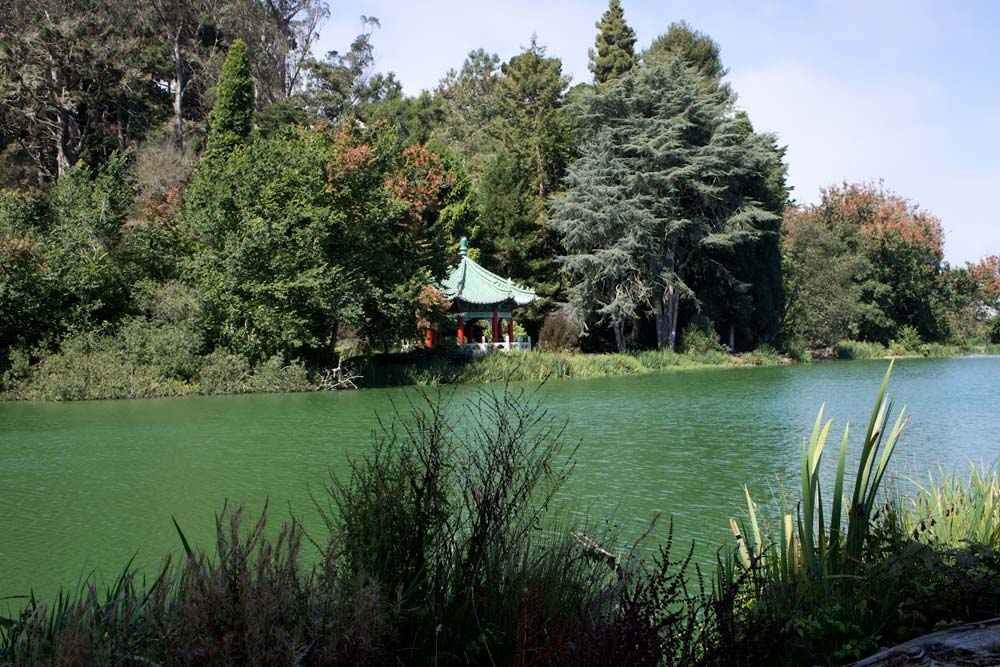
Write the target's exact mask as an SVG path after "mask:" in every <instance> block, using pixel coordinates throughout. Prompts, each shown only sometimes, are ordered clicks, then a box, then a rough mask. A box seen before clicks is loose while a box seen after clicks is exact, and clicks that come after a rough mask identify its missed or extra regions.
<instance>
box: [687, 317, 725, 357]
mask: <svg viewBox="0 0 1000 667" xmlns="http://www.w3.org/2000/svg"><path fill="white" fill-rule="evenodd" d="M680 348H681V352H683V353H684V354H696V355H704V354H708V353H712V352H722V353H727V354H728V352H729V348H728V347H726V346H725V345H723V344H722V343H721V342H720V341H719V334H718V333H717V332H716V331H715V325H713V324H712V320H710V319H708V317H706V316H705V315H704V314H702V313H697V314H695V316H694V317H692V318H691V321H690V322H688V325H687V326H686V327H685V328H684V331H683V332H682V333H681V345H680Z"/></svg>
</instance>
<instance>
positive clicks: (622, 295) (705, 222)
mask: <svg viewBox="0 0 1000 667" xmlns="http://www.w3.org/2000/svg"><path fill="white" fill-rule="evenodd" d="M581 121H582V122H583V123H584V124H590V126H591V129H592V132H593V134H592V136H591V139H590V140H589V141H587V142H586V143H585V145H584V146H583V148H582V150H581V157H580V159H579V160H578V161H577V162H576V163H574V165H573V166H572V167H571V169H570V172H569V173H570V178H569V179H568V181H569V185H570V191H569V193H568V194H567V196H566V197H565V198H564V199H563V200H561V201H560V202H558V203H557V204H556V205H555V206H554V208H553V223H552V224H553V226H554V227H555V228H556V229H557V230H558V231H559V232H560V234H561V236H562V242H563V244H564V246H565V247H566V248H567V250H568V254H567V256H566V257H565V258H564V259H563V262H564V264H565V265H566V267H567V269H568V270H569V272H570V275H571V279H573V280H574V296H575V297H576V298H577V302H576V303H577V306H578V307H582V308H584V309H592V308H593V305H594V303H593V301H591V302H588V300H587V299H584V298H581V296H582V295H583V294H584V292H587V293H589V294H596V295H597V300H598V301H600V300H601V299H602V298H603V299H604V305H601V306H600V308H598V309H597V314H598V315H601V314H603V313H602V310H601V309H604V311H606V312H608V319H609V320H611V323H612V324H613V325H614V324H615V322H614V319H613V317H612V315H613V313H614V312H615V311H617V312H619V313H622V312H625V311H624V306H625V305H627V307H628V308H629V309H630V310H632V311H634V312H638V313H639V314H641V315H651V316H652V318H653V319H654V320H655V323H656V338H657V346H658V347H660V348H669V349H674V346H675V344H676V337H677V316H678V307H679V305H680V302H681V301H682V300H684V299H688V300H692V301H695V302H697V294H696V293H695V290H694V289H693V285H692V278H693V277H695V272H696V270H697V268H698V266H699V264H701V263H703V262H704V261H707V260H709V259H710V257H711V255H712V254H714V253H717V252H719V251H721V250H726V249H734V248H735V247H737V245H738V244H741V243H744V242H746V241H748V240H753V239H756V238H759V236H760V234H761V230H762V229H765V228H767V227H768V226H771V225H773V224H774V223H775V222H776V221H777V219H778V216H776V215H775V214H773V213H770V212H768V211H766V210H765V209H763V208H762V207H761V206H760V204H759V202H757V201H755V200H754V199H753V198H752V197H751V196H748V194H747V193H745V192H743V188H742V187H741V186H742V183H743V181H744V180H745V179H746V178H748V176H749V175H750V174H751V173H752V171H753V170H754V169H756V168H757V166H758V165H759V163H760V162H761V160H762V159H763V158H762V155H761V154H762V151H764V150H765V149H766V146H762V145H761V142H759V141H756V140H754V135H752V134H747V133H746V132H745V131H743V127H742V126H741V123H740V122H739V121H738V120H737V119H736V118H735V114H734V113H733V98H732V96H731V95H729V93H728V92H727V91H725V90H724V89H720V88H714V87H710V86H705V85H704V80H703V78H702V77H700V76H699V75H698V74H697V72H695V70H693V69H692V68H691V67H690V66H688V65H687V64H686V63H684V62H682V61H681V60H679V59H677V58H665V59H657V60H654V61H653V62H652V63H651V64H649V65H642V66H639V67H636V68H635V69H633V70H632V71H631V72H629V73H628V74H626V75H625V76H623V77H622V78H621V79H620V80H617V81H612V82H611V83H609V85H607V86H604V87H602V88H599V89H598V91H597V93H596V94H595V95H593V96H591V97H590V98H589V100H588V108H587V109H585V110H584V112H583V114H582V116H581ZM609 202H613V205H609ZM578 240H579V241H578ZM588 256H590V257H595V258H598V257H599V258H601V261H596V260H595V261H590V260H588V259H587V257H588ZM616 267H617V268H616ZM718 270H719V271H720V273H722V274H724V275H722V276H721V277H723V278H726V279H729V278H730V276H729V275H728V270H727V267H725V266H719V267H718ZM602 280H605V281H606V284H601V281H602ZM592 284H594V285H600V289H598V290H588V286H589V285H592ZM602 290H603V293H604V296H603V297H601V291H602ZM611 299H614V300H618V301H620V302H622V303H621V304H620V305H617V306H615V307H614V308H613V309H611V310H608V306H610V304H611V303H613V301H612V300H611ZM619 344H620V341H619Z"/></svg>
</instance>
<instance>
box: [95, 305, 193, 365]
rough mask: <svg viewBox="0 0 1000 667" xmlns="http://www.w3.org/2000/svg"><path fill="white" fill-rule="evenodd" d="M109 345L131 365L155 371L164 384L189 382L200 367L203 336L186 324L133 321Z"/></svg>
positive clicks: (143, 319)
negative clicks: (174, 381)
mask: <svg viewBox="0 0 1000 667" xmlns="http://www.w3.org/2000/svg"><path fill="white" fill-rule="evenodd" d="M108 344H109V346H114V347H118V348H119V349H120V350H121V352H122V354H123V355H124V356H125V358H126V359H127V360H128V362H129V363H131V364H132V365H135V366H149V367H151V368H154V369H155V371H156V375H157V376H158V377H159V378H160V379H162V380H164V381H166V380H170V379H180V380H190V379H191V378H193V377H194V376H195V375H196V374H197V372H198V367H199V366H200V364H201V358H200V356H199V354H200V352H201V348H202V338H201V333H200V332H199V331H198V330H197V329H195V328H194V327H191V326H189V325H188V324H184V323H174V322H170V321H165V322H151V321H149V320H147V319H145V318H142V317H136V318H132V319H129V320H126V321H125V322H124V323H123V324H122V326H121V329H120V330H119V331H118V334H117V336H116V337H115V339H114V340H109V341H108Z"/></svg>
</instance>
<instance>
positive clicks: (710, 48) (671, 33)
mask: <svg viewBox="0 0 1000 667" xmlns="http://www.w3.org/2000/svg"><path fill="white" fill-rule="evenodd" d="M643 57H644V58H645V59H647V60H655V59H657V58H671V57H673V58H680V59H681V60H682V61H683V62H684V63H685V64H687V65H689V66H691V67H694V68H695V69H696V70H698V73H699V74H701V75H702V76H704V77H705V78H707V79H708V80H710V81H713V82H716V83H717V82H719V81H720V80H721V79H722V77H724V76H725V75H726V74H727V73H728V71H729V70H727V69H726V68H725V67H723V65H722V58H721V57H720V48H719V44H718V43H717V42H716V41H715V40H714V39H712V38H711V37H710V36H708V35H706V34H705V33H703V32H701V31H698V30H695V29H694V28H692V27H691V26H689V25H688V24H687V22H685V21H681V22H679V23H671V24H670V27H669V28H667V32H666V33H664V34H662V35H660V36H659V37H657V38H656V39H655V40H653V43H652V44H650V46H649V49H647V50H646V52H645V53H644V54H643Z"/></svg>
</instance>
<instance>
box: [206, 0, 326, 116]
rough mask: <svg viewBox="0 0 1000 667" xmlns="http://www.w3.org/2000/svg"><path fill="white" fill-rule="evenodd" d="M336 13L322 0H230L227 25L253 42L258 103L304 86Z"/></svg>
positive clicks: (225, 16)
mask: <svg viewBox="0 0 1000 667" xmlns="http://www.w3.org/2000/svg"><path fill="white" fill-rule="evenodd" d="M329 15H330V10H329V8H328V7H327V4H326V3H325V2H323V1H322V0H227V1H226V3H225V8H224V11H223V16H222V25H223V27H224V28H225V29H226V30H227V31H228V32H229V33H230V34H232V35H234V36H235V37H236V38H237V39H242V40H243V41H244V42H245V43H246V44H247V48H248V57H249V60H250V63H251V66H252V70H253V78H254V82H255V84H256V85H255V89H256V91H257V96H256V98H255V100H256V105H257V108H258V109H263V108H264V107H265V106H267V105H270V104H280V103H281V102H283V101H284V100H286V99H288V98H289V97H291V96H292V95H293V94H295V92H296V91H298V90H299V89H300V88H301V87H302V85H303V83H304V78H305V75H306V72H307V70H308V68H309V63H310V62H311V60H312V46H313V44H314V43H315V42H316V40H317V39H318V38H319V27H320V25H321V24H322V23H323V21H325V20H326V18H327V17H328V16H329Z"/></svg>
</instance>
